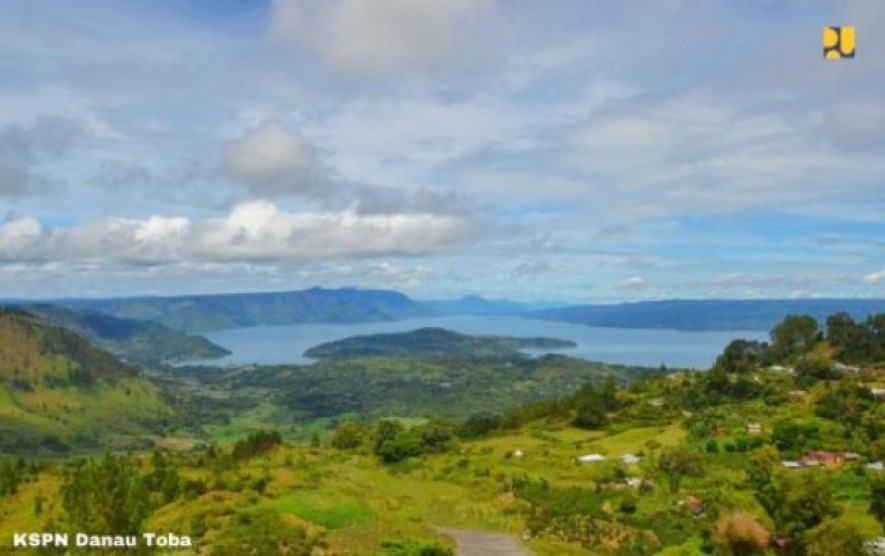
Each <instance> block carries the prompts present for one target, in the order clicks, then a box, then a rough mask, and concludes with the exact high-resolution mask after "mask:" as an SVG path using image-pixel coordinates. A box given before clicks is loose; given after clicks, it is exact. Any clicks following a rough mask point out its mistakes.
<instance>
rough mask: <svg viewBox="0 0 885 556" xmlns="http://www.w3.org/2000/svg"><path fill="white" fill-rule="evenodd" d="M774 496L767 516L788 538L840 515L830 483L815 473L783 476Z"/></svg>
mask: <svg viewBox="0 0 885 556" xmlns="http://www.w3.org/2000/svg"><path fill="white" fill-rule="evenodd" d="M775 497H776V499H775V501H774V502H775V503H774V507H773V508H772V510H771V511H772V516H771V517H772V518H773V519H774V522H775V524H777V529H778V532H779V533H781V534H784V535H787V536H791V537H796V536H798V535H800V534H801V533H802V532H804V531H807V530H809V529H811V528H813V527H816V526H818V525H820V524H821V523H823V522H824V521H825V520H827V519H829V518H832V517H838V516H839V515H840V514H841V513H842V507H841V506H839V504H837V503H836V501H835V499H834V498H833V492H832V489H831V487H830V481H829V480H828V479H827V477H826V475H825V474H823V473H819V472H806V473H802V474H795V473H791V474H787V475H783V476H782V477H780V479H779V481H778V484H777V486H776V494H775Z"/></svg>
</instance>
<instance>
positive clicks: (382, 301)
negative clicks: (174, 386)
mask: <svg viewBox="0 0 885 556" xmlns="http://www.w3.org/2000/svg"><path fill="white" fill-rule="evenodd" d="M64 303H65V305H67V306H71V307H77V308H87V309H92V310H94V311H99V312H102V313H107V314H109V315H112V316H115V317H119V318H127V319H137V320H148V321H155V322H159V323H161V324H164V325H166V326H169V327H170V328H174V329H176V330H182V331H185V332H195V333H199V332H208V331H213V330H223V329H226V328H239V327H246V326H261V325H283V324H300V323H355V322H380V321H389V320H396V319H402V318H410V317H420V316H429V315H431V314H433V311H432V310H431V309H430V308H428V307H425V306H423V305H421V304H420V303H417V302H415V301H413V300H411V299H409V297H407V296H406V295H404V294H401V293H399V292H393V291H383V290H359V289H352V288H344V289H338V290H328V289H322V288H312V289H309V290H301V291H290V292H271V293H245V294H222V295H194V296H181V297H140V298H121V299H103V300H80V301H67V302H64Z"/></svg>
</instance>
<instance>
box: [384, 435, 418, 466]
mask: <svg viewBox="0 0 885 556" xmlns="http://www.w3.org/2000/svg"><path fill="white" fill-rule="evenodd" d="M423 453H424V449H423V448H422V446H421V437H420V436H419V434H418V432H417V431H416V430H415V429H410V430H407V431H402V432H400V433H399V434H397V435H396V436H395V437H393V438H391V439H389V440H387V441H386V442H384V444H382V445H381V447H380V449H379V451H378V455H379V456H381V460H382V461H383V462H384V463H396V462H398V461H402V460H404V459H406V458H410V457H417V456H420V455H421V454H423Z"/></svg>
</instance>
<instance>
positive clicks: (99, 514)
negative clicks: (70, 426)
mask: <svg viewBox="0 0 885 556" xmlns="http://www.w3.org/2000/svg"><path fill="white" fill-rule="evenodd" d="M64 475H65V476H64V483H63V484H62V487H61V494H62V508H64V511H65V514H66V516H67V520H68V522H69V523H70V524H71V526H72V527H73V528H74V529H76V530H77V531H82V532H83V533H90V534H104V535H109V534H112V535H133V534H137V533H139V532H140V530H141V525H142V523H143V522H144V520H145V518H146V517H147V516H148V515H149V514H150V510H151V508H150V506H149V500H150V491H149V489H148V487H147V482H146V481H145V480H144V477H143V476H142V475H141V474H140V473H139V472H138V470H137V469H136V467H135V465H134V462H133V460H132V459H131V457H129V456H114V455H112V454H107V455H105V456H104V458H102V459H100V460H85V461H84V460H81V461H79V462H76V463H74V464H73V465H71V466H70V467H68V468H67V469H66V470H65V474H64Z"/></svg>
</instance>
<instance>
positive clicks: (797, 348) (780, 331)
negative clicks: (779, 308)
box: [770, 315, 818, 361]
mask: <svg viewBox="0 0 885 556" xmlns="http://www.w3.org/2000/svg"><path fill="white" fill-rule="evenodd" d="M817 340H818V326H817V321H816V320H814V317H810V316H807V315H801V316H800V315H788V316H787V317H786V318H785V319H784V320H783V321H782V322H781V323H780V324H778V325H777V326H775V327H774V328H773V329H772V331H771V348H770V353H771V356H772V358H773V359H774V360H775V361H789V360H792V359H795V358H796V357H797V356H799V355H802V354H803V353H805V352H807V351H808V350H810V349H811V347H812V346H813V345H814V344H815V343H816V342H817Z"/></svg>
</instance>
